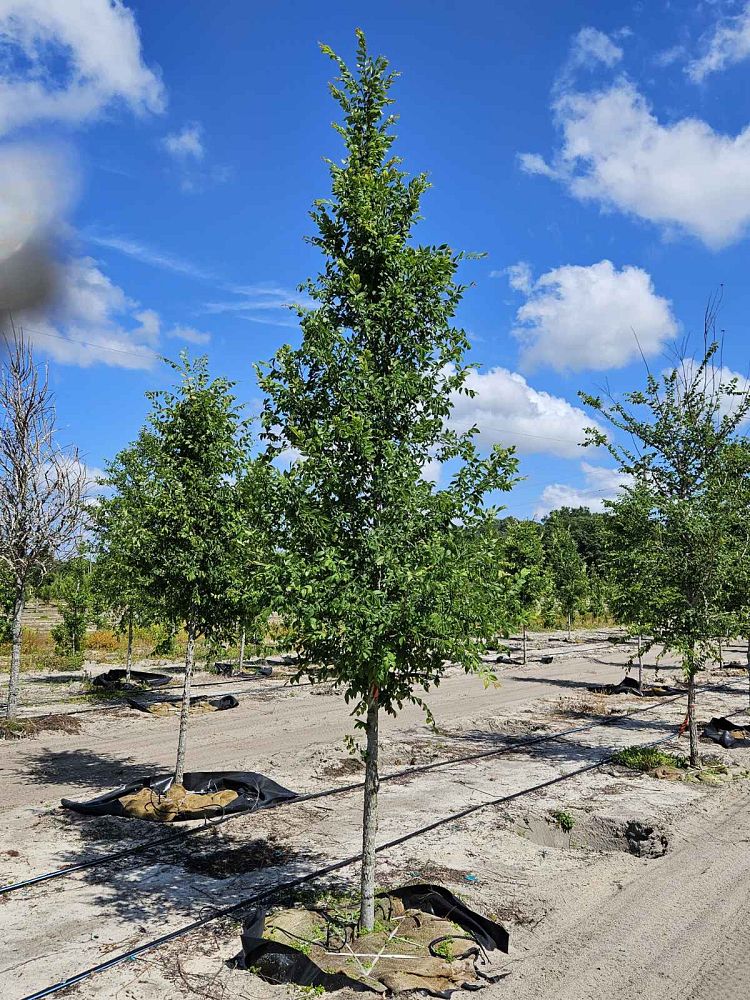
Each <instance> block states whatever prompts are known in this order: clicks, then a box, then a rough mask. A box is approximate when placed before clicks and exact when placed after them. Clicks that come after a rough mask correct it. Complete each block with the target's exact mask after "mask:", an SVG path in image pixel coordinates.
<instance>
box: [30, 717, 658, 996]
mask: <svg viewBox="0 0 750 1000" xmlns="http://www.w3.org/2000/svg"><path fill="white" fill-rule="evenodd" d="M673 738H674V735H673V734H671V733H670V734H669V735H668V736H663V737H662V738H661V739H658V740H652V741H651V742H650V743H644V744H641V745H642V746H644V747H653V746H659V745H660V744H661V743H667V742H668V741H669V740H671V739H673ZM616 753H617V751H613V752H611V753H609V754H607V755H606V756H605V757H602V758H601V759H600V760H598V761H595V762H594V763H591V764H586V765H584V766H583V767H579V768H576V770H575V771H568V772H567V773H566V774H561V775H558V776H557V777H556V778H550V779H548V780H547V781H542V782H540V783H539V784H537V785H532V786H531V787H529V788H524V789H521V790H520V791H518V792H511V793H510V794H508V795H501V796H499V797H498V798H495V799H489V800H488V801H485V802H478V803H477V804H475V805H473V806H467V807H466V808H465V809H461V810H460V811H459V812H455V813H451V814H450V815H448V816H443V817H441V818H440V819H437V820H435V821H434V822H432V823H428V824H427V825H426V826H422V827H419V829H417V830H412V831H411V832H410V833H406V834H403V835H402V836H401V837H396V838H394V839H393V840H389V841H387V842H386V843H385V844H380V845H379V846H378V847H376V848H375V853H376V854H382V853H383V852H384V851H390V850H392V849H393V848H394V847H399V846H400V845H401V844H405V843H406V842H407V841H409V840H414V839H415V838H416V837H421V836H424V834H426V833H431V832H432V831H433V830H437V829H439V828H440V827H442V826H446V825H447V824H449V823H455V822H457V821H458V820H460V819H465V818H466V817H467V816H471V815H473V814H474V813H476V812H479V811H480V810H482V809H488V808H489V807H491V806H497V805H502V804H503V803H506V802H514V801H515V800H517V799H520V798H522V797H523V796H524V795H530V794H531V793H532V792H539V791H542V790H543V789H545V788H551V787H552V786H554V785H558V784H560V783H561V782H563V781H568V780H570V779H571V778H575V777H578V775H580V774H586V773H587V772H588V771H594V770H596V769H597V768H600V767H602V766H603V765H604V764H608V763H610V762H611V761H612V759H613V758H614V756H615V754H616ZM361 860H362V854H361V853H359V854H352V855H350V856H349V857H348V858H344V859H343V860H342V861H336V862H334V864H331V865H327V866H326V867H325V868H319V869H317V870H316V871H313V872H309V873H308V874H307V875H300V876H299V877H298V878H294V879H290V880H289V881H288V882H281V883H279V884H277V885H275V886H272V887H271V888H269V889H265V890H262V891H261V892H258V893H255V894H254V895H252V896H247V897H246V898H245V899H242V900H240V901H239V902H238V903H232V905H231V906H224V907H221V908H219V909H215V910H214V912H213V913H210V914H206V915H205V916H203V917H199V918H198V919H197V920H193V921H191V922H190V923H188V924H185V925H184V926H182V927H178V928H177V929H176V930H174V931H169V932H168V933H167V934H162V935H160V936H159V937H157V938H152V940H151V941H145V942H144V943H143V944H140V945H137V946H136V947H135V948H130V949H129V950H128V951H125V952H122V953H121V954H119V955H115V956H114V957H113V958H110V959H107V961H106V962H101V963H100V964H99V965H93V966H91V968H89V969H85V970H84V971H83V972H79V973H76V975H74V976H70V977H69V978H68V979H62V980H60V982H58V983H54V984H53V985H51V986H45V987H44V988H43V989H41V990H38V991H37V992H36V993H30V994H29V995H28V996H25V997H23V998H22V1000H43V998H44V997H49V996H53V995H54V994H55V993H59V992H61V991H62V990H66V989H69V988H70V987H71V986H77V985H78V984H79V983H82V982H84V980H86V979H90V978H91V977H92V976H95V975H98V974H99V973H101V972H107V971H108V970H109V969H113V968H115V966H117V965H121V964H122V963H123V962H127V961H131V960H132V959H135V958H137V957H138V956H139V955H143V954H144V953H145V952H147V951H153V949H154V948H160V947H161V946H162V945H165V944H168V943H169V942H170V941H174V940H176V939H177V938H180V937H183V936H184V935H185V934H189V933H191V931H195V930H199V929H200V928H201V927H205V926H206V924H209V923H211V922H212V921H214V920H219V919H220V918H221V917H228V916H230V915H231V914H233V913H237V911H238V910H242V909H245V908H246V907H248V906H251V905H254V904H257V903H261V902H269V901H271V900H272V899H274V897H276V896H278V895H279V893H282V892H288V891H290V890H291V889H296V888H298V887H299V886H301V885H309V884H310V883H311V882H316V881H318V880H319V879H321V878H324V877H325V876H326V875H331V874H333V873H334V872H337V871H341V869H343V868H348V867H350V866H351V865H353V864H356V863H357V862H358V861H361Z"/></svg>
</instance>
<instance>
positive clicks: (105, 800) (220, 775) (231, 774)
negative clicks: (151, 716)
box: [62, 771, 297, 822]
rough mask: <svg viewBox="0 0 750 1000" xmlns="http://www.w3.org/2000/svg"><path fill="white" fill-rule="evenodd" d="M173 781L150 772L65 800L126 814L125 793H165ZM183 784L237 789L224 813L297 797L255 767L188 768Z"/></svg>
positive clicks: (206, 789) (83, 808) (97, 811)
mask: <svg viewBox="0 0 750 1000" xmlns="http://www.w3.org/2000/svg"><path fill="white" fill-rule="evenodd" d="M173 781H174V778H173V776H172V775H171V774H170V775H163V774H149V775H145V776H144V777H143V778H141V779H140V780H138V781H133V782H131V783H130V784H128V785H121V786H120V787H119V788H115V789H114V790H113V791H111V792H105V793H104V795H99V796H97V797H96V798H95V799H89V800H88V801H87V802H76V801H74V800H73V799H63V800H62V804H63V806H65V808H66V809H72V810H73V811H74V812H78V813H84V814H85V815H87V816H123V817H126V816H127V813H126V811H125V809H124V807H123V806H122V804H121V802H120V799H121V798H123V796H125V795H133V794H134V793H135V792H140V791H141V789H143V788H151V789H153V790H154V791H155V792H157V793H158V794H160V795H163V794H164V792H166V791H168V790H169V789H170V787H171V786H172V783H173ZM182 784H183V785H184V787H185V788H186V789H187V791H189V792H198V793H213V792H222V791H225V790H227V789H229V790H231V791H234V792H237V798H236V799H234V800H233V801H232V802H230V803H229V804H228V805H226V806H224V807H222V808H221V809H220V810H217V812H220V813H221V814H222V815H227V814H229V813H241V812H255V811H256V810H257V809H265V808H267V807H268V806H273V805H276V804H277V803H279V802H286V801H287V800H289V799H296V798H297V792H292V791H290V790H289V789H288V788H284V786H283V785H279V784H278V783H277V782H275V781H274V780H273V779H272V778H267V777H266V776H265V775H264V774H257V773H256V772H255V771H188V772H187V773H186V774H185V776H184V779H183V781H182ZM194 818H195V817H194V816H193V815H187V816H181V815H180V814H179V813H178V814H177V817H176V820H177V822H179V821H180V820H181V819H186V820H187V819H194Z"/></svg>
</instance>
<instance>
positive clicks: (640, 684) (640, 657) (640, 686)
mask: <svg viewBox="0 0 750 1000" xmlns="http://www.w3.org/2000/svg"><path fill="white" fill-rule="evenodd" d="M642 639H643V636H640V635H639V636H638V690H639V691H642V690H643V653H642V652H641V640H642Z"/></svg>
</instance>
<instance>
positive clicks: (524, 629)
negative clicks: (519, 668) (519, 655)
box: [523, 625, 526, 666]
mask: <svg viewBox="0 0 750 1000" xmlns="http://www.w3.org/2000/svg"><path fill="white" fill-rule="evenodd" d="M523 664H524V666H526V626H525V625H524V627H523Z"/></svg>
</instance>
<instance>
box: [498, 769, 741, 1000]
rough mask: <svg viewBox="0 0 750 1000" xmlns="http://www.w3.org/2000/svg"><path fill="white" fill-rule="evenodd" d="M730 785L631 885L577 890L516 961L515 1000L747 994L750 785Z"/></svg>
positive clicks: (659, 999)
mask: <svg viewBox="0 0 750 1000" xmlns="http://www.w3.org/2000/svg"><path fill="white" fill-rule="evenodd" d="M732 791H733V792H735V794H734V795H730V794H729V793H726V794H725V795H724V796H722V800H721V808H720V810H719V813H718V815H717V811H716V810H715V809H712V808H705V809H703V810H701V812H700V813H698V815H697V816H695V817H693V818H691V820H690V821H689V822H688V823H687V824H686V825H685V826H683V827H682V828H680V829H679V830H678V832H677V836H676V837H675V839H673V841H672V844H671V849H670V851H669V852H668V853H667V854H666V855H665V856H664V857H663V858H658V859H655V860H650V861H648V862H647V863H645V864H644V865H643V866H641V867H640V868H639V869H638V870H637V874H636V875H635V877H633V878H632V879H631V880H630V881H629V882H627V883H625V884H623V882H622V881H621V880H617V881H616V882H614V883H611V882H610V883H609V884H607V883H606V882H603V881H601V880H597V879H596V878H595V877H592V878H590V879H587V880H586V884H585V886H584V887H582V889H583V891H579V892H577V893H576V892H573V893H572V894H571V898H570V901H569V906H568V907H567V909H566V910H565V911H564V912H563V911H561V912H560V914H559V919H558V920H557V921H556V924H557V926H556V927H555V928H554V930H553V928H552V926H550V927H549V928H548V931H547V933H545V934H543V935H541V936H540V941H539V947H538V948H537V949H534V951H533V953H531V954H529V955H527V956H526V957H525V958H524V959H522V960H520V961H519V962H518V963H517V964H516V965H515V967H514V970H513V974H512V977H511V979H509V980H508V981H507V985H508V986H510V988H511V991H512V994H513V997H514V1000H553V998H554V1000H635V998H638V1000H726V998H727V997H729V996H734V997H747V996H750V850H749V849H748V845H749V844H750V792H748V791H747V787H746V786H745V787H744V789H743V790H742V791H739V790H732ZM715 804H716V805H718V802H716V803H715ZM604 863H605V862H604V861H603V862H602V864H604ZM597 890H598V891H597ZM493 995H494V996H497V997H501V996H505V995H507V990H506V989H501V988H496V989H495V990H493Z"/></svg>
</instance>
